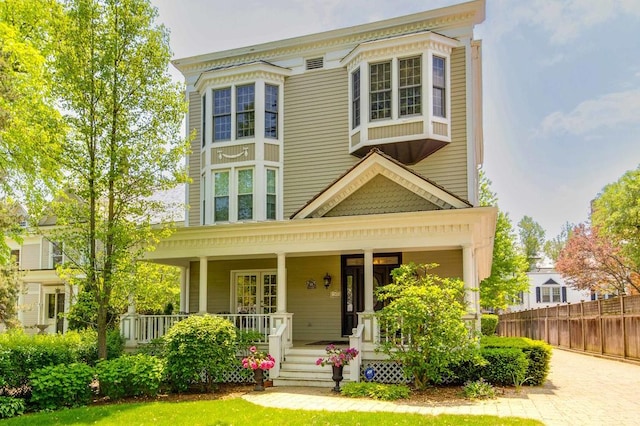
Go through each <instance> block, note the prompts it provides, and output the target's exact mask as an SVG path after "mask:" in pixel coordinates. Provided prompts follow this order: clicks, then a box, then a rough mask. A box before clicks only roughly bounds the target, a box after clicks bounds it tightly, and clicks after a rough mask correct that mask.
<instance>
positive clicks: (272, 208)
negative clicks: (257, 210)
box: [266, 169, 277, 220]
mask: <svg viewBox="0 0 640 426" xmlns="http://www.w3.org/2000/svg"><path fill="white" fill-rule="evenodd" d="M266 189H267V206H266V208H267V211H266V218H267V219H270V220H275V219H276V200H277V193H276V171H275V169H267V188H266Z"/></svg>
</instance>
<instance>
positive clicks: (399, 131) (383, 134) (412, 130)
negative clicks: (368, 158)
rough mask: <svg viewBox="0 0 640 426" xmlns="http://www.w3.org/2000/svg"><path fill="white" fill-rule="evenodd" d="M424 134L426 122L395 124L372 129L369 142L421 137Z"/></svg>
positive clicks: (370, 129)
mask: <svg viewBox="0 0 640 426" xmlns="http://www.w3.org/2000/svg"><path fill="white" fill-rule="evenodd" d="M423 132H424V122H423V121H418V122H415V123H407V124H395V125H392V126H382V127H370V128H369V140H374V139H385V138H395V137H397V136H409V135H419V134H422V133H423Z"/></svg>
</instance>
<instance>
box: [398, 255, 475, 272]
mask: <svg viewBox="0 0 640 426" xmlns="http://www.w3.org/2000/svg"><path fill="white" fill-rule="evenodd" d="M411 262H414V263H418V264H419V263H437V264H438V265H439V266H438V267H437V268H435V269H432V271H431V272H432V273H433V274H436V275H439V276H441V277H444V278H460V279H462V250H442V251H425V252H408V253H404V254H403V255H402V263H405V264H407V263H411Z"/></svg>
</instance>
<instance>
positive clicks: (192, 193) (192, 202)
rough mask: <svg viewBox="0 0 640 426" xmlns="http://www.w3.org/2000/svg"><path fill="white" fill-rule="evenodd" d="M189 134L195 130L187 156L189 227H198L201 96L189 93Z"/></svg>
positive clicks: (196, 93)
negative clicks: (189, 152)
mask: <svg viewBox="0 0 640 426" xmlns="http://www.w3.org/2000/svg"><path fill="white" fill-rule="evenodd" d="M188 126H189V129H188V130H189V132H192V131H194V130H195V136H194V137H193V140H192V141H191V154H189V177H190V178H191V183H190V184H189V186H188V188H189V189H188V190H189V198H188V200H189V201H188V204H189V225H190V226H197V225H200V216H201V214H200V173H201V171H200V169H199V168H198V167H197V165H198V164H200V151H201V149H200V147H201V146H202V133H201V132H202V128H201V127H202V96H200V94H199V93H198V92H191V93H189V123H188Z"/></svg>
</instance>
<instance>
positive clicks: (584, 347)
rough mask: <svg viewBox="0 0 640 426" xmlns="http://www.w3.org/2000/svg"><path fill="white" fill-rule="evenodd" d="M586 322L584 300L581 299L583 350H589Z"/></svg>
mask: <svg viewBox="0 0 640 426" xmlns="http://www.w3.org/2000/svg"><path fill="white" fill-rule="evenodd" d="M584 327H585V323H584V300H581V301H580V328H581V329H582V352H586V351H587V342H586V341H585V339H586V337H587V336H586V333H585V328H584Z"/></svg>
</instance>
